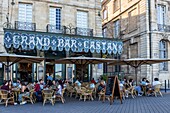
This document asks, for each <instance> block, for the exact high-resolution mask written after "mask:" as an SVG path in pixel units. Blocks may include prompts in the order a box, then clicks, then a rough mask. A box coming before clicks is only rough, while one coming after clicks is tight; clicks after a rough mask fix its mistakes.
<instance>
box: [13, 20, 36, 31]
mask: <svg viewBox="0 0 170 113" xmlns="http://www.w3.org/2000/svg"><path fill="white" fill-rule="evenodd" d="M15 29H17V30H28V31H36V24H35V23H31V22H21V21H15Z"/></svg>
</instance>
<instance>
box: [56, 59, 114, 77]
mask: <svg viewBox="0 0 170 113" xmlns="http://www.w3.org/2000/svg"><path fill="white" fill-rule="evenodd" d="M111 61H117V60H116V59H108V58H96V57H85V56H80V57H67V58H62V59H58V60H55V61H54V63H56V64H80V65H81V66H82V67H81V77H82V76H83V68H84V67H85V66H86V65H88V64H100V63H107V62H111Z"/></svg>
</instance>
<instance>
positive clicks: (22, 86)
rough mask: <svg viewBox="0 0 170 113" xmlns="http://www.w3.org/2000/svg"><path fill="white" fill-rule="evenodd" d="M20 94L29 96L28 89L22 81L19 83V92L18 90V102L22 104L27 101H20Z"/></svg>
mask: <svg viewBox="0 0 170 113" xmlns="http://www.w3.org/2000/svg"><path fill="white" fill-rule="evenodd" d="M22 96H29V90H28V88H27V86H26V84H25V83H23V82H22V83H21V92H20V94H19V96H18V103H19V104H20V105H23V104H26V103H27V102H26V101H24V102H22Z"/></svg>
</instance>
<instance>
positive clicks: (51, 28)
mask: <svg viewBox="0 0 170 113" xmlns="http://www.w3.org/2000/svg"><path fill="white" fill-rule="evenodd" d="M47 32H51V33H63V34H70V35H81V36H93V29H88V28H79V27H76V28H75V27H74V26H73V25H72V24H69V25H68V26H61V27H60V29H57V26H56V25H51V24H48V25H47Z"/></svg>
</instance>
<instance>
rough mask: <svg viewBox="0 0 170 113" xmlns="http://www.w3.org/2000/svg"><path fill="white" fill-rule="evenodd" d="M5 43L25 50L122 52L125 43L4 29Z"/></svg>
mask: <svg viewBox="0 0 170 113" xmlns="http://www.w3.org/2000/svg"><path fill="white" fill-rule="evenodd" d="M4 34H5V35H4V45H5V47H6V48H11V47H12V46H13V47H14V48H15V49H18V48H19V47H21V48H22V49H23V50H33V49H35V48H36V49H38V50H49V49H50V48H51V50H53V51H56V50H58V51H63V50H65V51H70V50H71V51H73V52H83V51H84V52H86V53H87V52H89V51H90V52H91V53H94V52H96V53H101V52H102V53H103V54H105V53H108V54H121V53H122V51H123V43H122V41H121V40H111V39H106V38H99V37H98V38H97V37H88V36H78V35H76V36H75V35H64V34H56V33H46V32H30V31H29V32H28V31H19V30H6V29H4Z"/></svg>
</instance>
